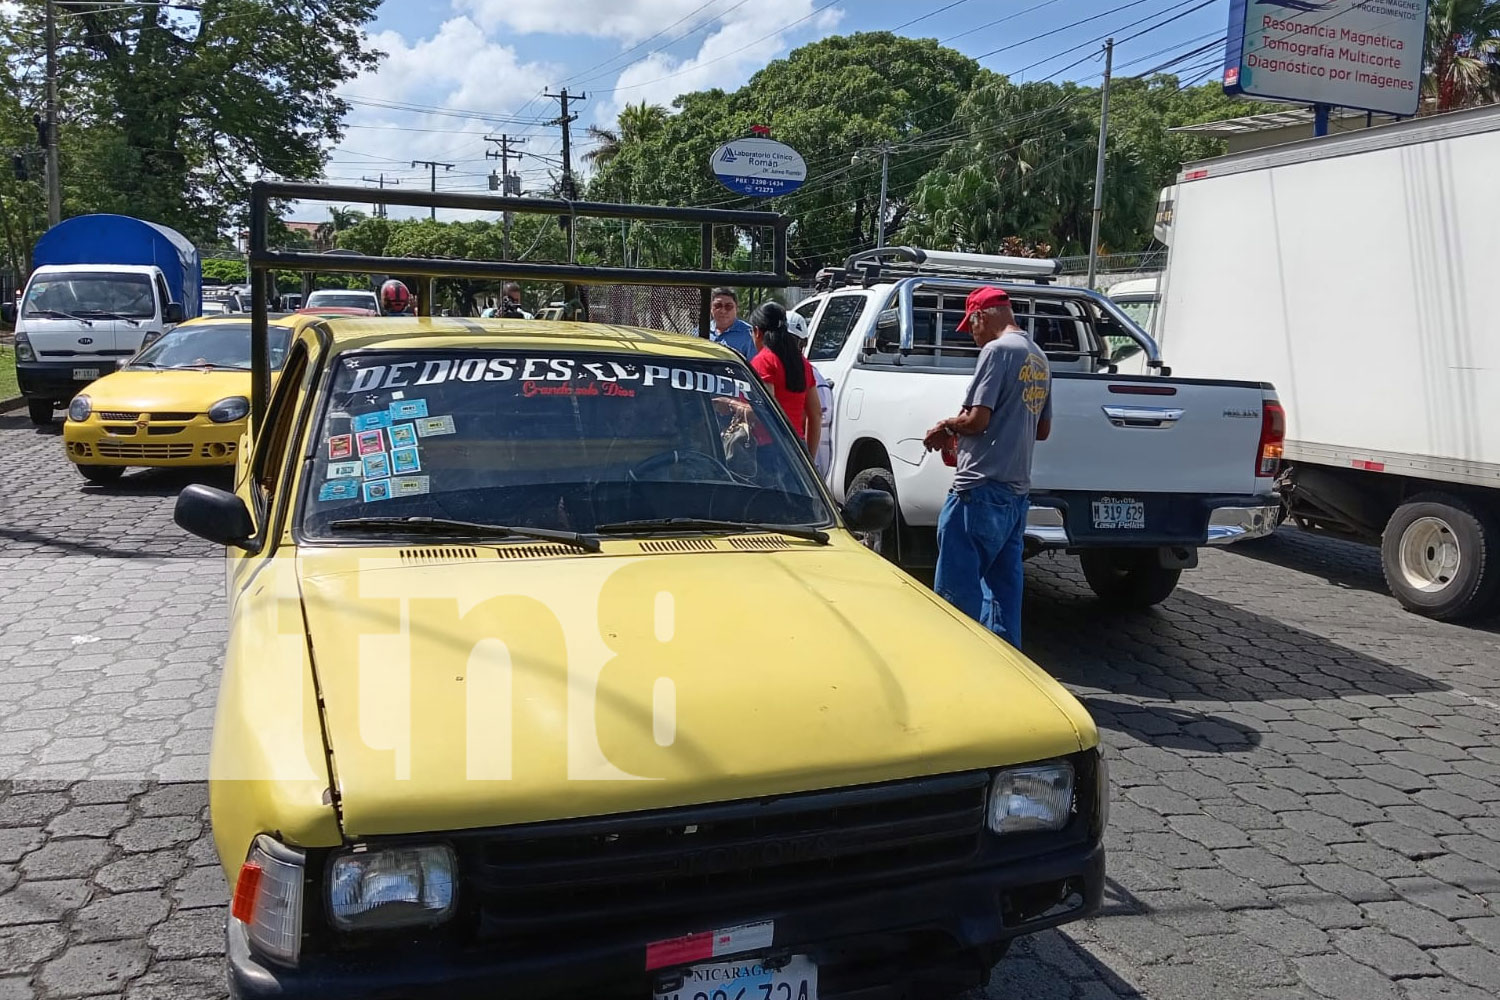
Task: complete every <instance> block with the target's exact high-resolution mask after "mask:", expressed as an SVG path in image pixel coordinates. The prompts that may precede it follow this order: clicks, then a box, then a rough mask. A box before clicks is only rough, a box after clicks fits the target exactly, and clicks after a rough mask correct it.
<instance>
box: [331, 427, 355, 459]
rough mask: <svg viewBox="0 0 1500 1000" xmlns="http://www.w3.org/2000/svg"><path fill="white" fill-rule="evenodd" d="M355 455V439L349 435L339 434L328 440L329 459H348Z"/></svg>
mask: <svg viewBox="0 0 1500 1000" xmlns="http://www.w3.org/2000/svg"><path fill="white" fill-rule="evenodd" d="M352 454H354V438H353V437H351V436H349V435H348V434H339V435H336V436H334V437H331V438H329V439H328V457H329V459H330V460H331V461H335V462H336V461H338V460H339V459H341V458H348V457H349V456H350V455H352Z"/></svg>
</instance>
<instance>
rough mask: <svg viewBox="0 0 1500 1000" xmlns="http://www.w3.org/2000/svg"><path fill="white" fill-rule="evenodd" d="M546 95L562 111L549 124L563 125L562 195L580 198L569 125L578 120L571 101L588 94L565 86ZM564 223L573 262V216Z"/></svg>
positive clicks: (546, 92) (565, 217)
mask: <svg viewBox="0 0 1500 1000" xmlns="http://www.w3.org/2000/svg"><path fill="white" fill-rule="evenodd" d="M543 93H544V95H545V96H547V97H550V98H552V99H553V100H555V101H557V102H559V104H560V105H561V111H562V113H561V114H559V115H558V116H557V117H556V118H554V119H552V121H550V122H548V123H547V124H549V125H560V126H562V170H563V172H562V185H561V186H562V196H563V197H564V198H566V199H567V200H568V201H575V200H577V198H578V186H577V185H576V184H575V183H574V182H573V134H572V131H571V130H570V129H569V127H568V126H570V125H572V124H573V123H574V122H576V121H577V120H578V116H577V115H576V114H571V115H570V114H568V102H569V101H586V100H588V99H589V95H588V94H569V93H568V88H567V87H564V88H563V89H562V92H561V93H559V94H554V93H552V92H551V91H543ZM562 225H563V228H564V229H565V230H567V233H568V262H569V263H572V262H573V261H574V259H575V258H576V256H577V245H576V243H575V242H574V239H573V217H572V216H571V215H565V216H563V217H562Z"/></svg>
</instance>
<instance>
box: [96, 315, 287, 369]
mask: <svg viewBox="0 0 1500 1000" xmlns="http://www.w3.org/2000/svg"><path fill="white" fill-rule="evenodd" d="M269 334H270V336H269V342H270V347H271V367H272V368H274V369H277V370H280V368H281V363H282V361H283V360H285V358H286V351H287V345H288V344H290V343H291V339H292V328H291V327H289V326H273V327H270V329H269ZM126 367H127V368H236V369H244V370H245V371H249V370H250V324H249V322H248V321H247V322H244V323H203V324H189V325H186V326H179V327H177V328H176V329H175V330H173V331H172V332H171V333H169V334H167V335H166V336H165V337H162V338H161V339H160V340H158V341H157V342H156V343H154V344H152V345H151V346H150V347H147V348H146V349H145V350H143V351H141V353H139V354H137V355H136V356H135V357H134V358H132V359H131V361H130V364H129V365H127V366H126Z"/></svg>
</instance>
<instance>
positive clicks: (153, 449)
mask: <svg viewBox="0 0 1500 1000" xmlns="http://www.w3.org/2000/svg"><path fill="white" fill-rule="evenodd" d="M94 448H95V450H96V451H98V453H99V457H100V458H157V459H159V458H187V457H188V456H190V455H192V453H193V446H192V445H190V444H137V443H135V442H129V441H109V440H102V441H100V442H98V443H97V444H95V445H94Z"/></svg>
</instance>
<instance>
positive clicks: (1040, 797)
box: [988, 761, 1073, 834]
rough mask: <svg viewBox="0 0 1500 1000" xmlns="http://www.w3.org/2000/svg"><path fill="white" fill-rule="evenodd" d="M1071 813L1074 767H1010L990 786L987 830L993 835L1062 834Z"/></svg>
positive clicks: (1064, 764) (1059, 765)
mask: <svg viewBox="0 0 1500 1000" xmlns="http://www.w3.org/2000/svg"><path fill="white" fill-rule="evenodd" d="M1072 811H1073V765H1072V764H1069V763H1067V762H1066V761H1058V762H1056V763H1052V764H1031V765H1028V766H1026V767H1010V768H1006V769H1005V770H1003V771H1000V772H999V773H997V774H996V775H995V780H994V781H993V782H992V783H991V785H990V808H989V817H988V820H989V827H990V829H991V830H993V831H994V832H995V833H1000V834H1005V833H1024V832H1029V831H1033V830H1061V829H1062V828H1063V827H1065V826H1067V825H1068V817H1069V816H1070V815H1071V814H1072Z"/></svg>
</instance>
